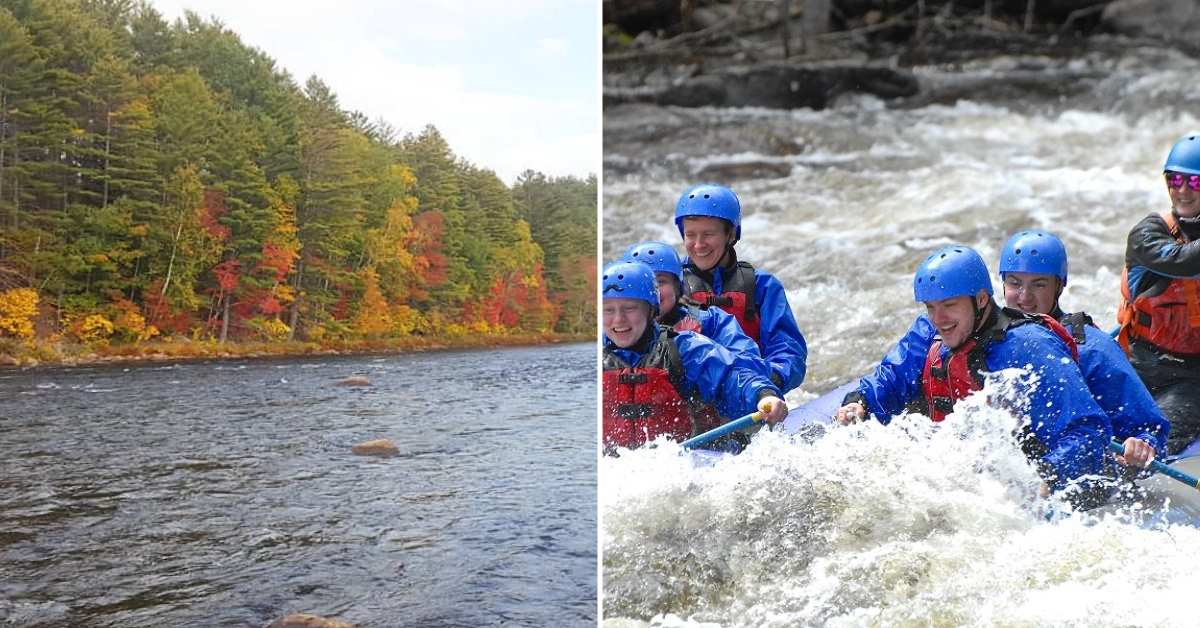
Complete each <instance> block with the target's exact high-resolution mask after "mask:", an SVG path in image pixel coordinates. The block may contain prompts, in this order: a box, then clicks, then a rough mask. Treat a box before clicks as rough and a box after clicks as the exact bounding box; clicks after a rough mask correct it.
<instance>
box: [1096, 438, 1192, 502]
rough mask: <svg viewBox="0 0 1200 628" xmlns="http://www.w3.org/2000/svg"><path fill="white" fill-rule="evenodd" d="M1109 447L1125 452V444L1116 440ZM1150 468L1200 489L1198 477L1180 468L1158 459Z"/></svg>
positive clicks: (1118, 451)
mask: <svg viewBox="0 0 1200 628" xmlns="http://www.w3.org/2000/svg"><path fill="white" fill-rule="evenodd" d="M1108 448H1109V449H1111V450H1113V451H1114V452H1116V453H1118V454H1124V453H1125V446H1124V445H1122V444H1121V443H1118V442H1116V441H1113V442H1111V443H1109V444H1108ZM1150 468H1151V469H1154V470H1155V471H1158V472H1159V473H1161V474H1163V475H1165V476H1167V477H1169V478H1171V479H1173V480H1179V481H1180V482H1183V483H1184V484H1187V485H1188V486H1190V487H1192V488H1194V489H1196V490H1198V491H1200V480H1197V479H1196V478H1194V477H1192V476H1190V475H1188V474H1186V473H1184V472H1183V471H1180V470H1178V469H1173V468H1171V467H1169V466H1167V465H1165V464H1163V463H1161V462H1159V461H1157V460H1153V461H1151V462H1150Z"/></svg>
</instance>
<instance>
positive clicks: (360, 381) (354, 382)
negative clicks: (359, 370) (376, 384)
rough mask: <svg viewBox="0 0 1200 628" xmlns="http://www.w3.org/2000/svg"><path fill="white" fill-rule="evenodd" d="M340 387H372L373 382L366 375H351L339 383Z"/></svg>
mask: <svg viewBox="0 0 1200 628" xmlns="http://www.w3.org/2000/svg"><path fill="white" fill-rule="evenodd" d="M337 385H338V386H370V385H371V380H369V379H367V376H366V375H351V376H350V377H347V378H346V379H343V380H342V381H340V382H338V383H337Z"/></svg>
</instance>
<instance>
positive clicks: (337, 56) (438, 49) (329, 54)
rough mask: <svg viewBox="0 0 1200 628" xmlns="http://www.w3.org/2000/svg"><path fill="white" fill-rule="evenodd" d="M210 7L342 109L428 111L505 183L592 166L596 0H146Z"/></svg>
mask: <svg viewBox="0 0 1200 628" xmlns="http://www.w3.org/2000/svg"><path fill="white" fill-rule="evenodd" d="M151 4H152V5H153V6H154V7H155V8H156V9H158V11H159V12H161V13H162V14H163V17H165V18H166V19H167V20H168V21H174V20H175V18H178V17H182V16H183V12H184V10H185V9H191V10H193V11H195V12H196V13H198V14H200V15H201V16H202V17H205V18H209V17H213V16H215V17H217V18H218V19H219V20H220V21H221V22H222V23H223V24H225V26H226V27H228V28H229V29H230V30H232V31H234V32H236V33H237V34H238V35H240V36H241V39H242V42H243V43H245V44H247V45H250V46H253V47H256V48H259V49H261V50H263V51H264V52H266V53H267V55H268V56H270V57H271V58H273V59H275V61H276V62H277V64H278V65H279V66H281V67H283V68H285V69H286V70H287V71H288V72H290V73H291V75H292V77H293V78H294V79H295V80H296V82H297V83H298V84H300V85H303V84H304V81H305V80H306V79H307V78H308V77H309V76H310V75H312V74H316V75H317V76H319V77H320V78H321V80H323V81H324V82H325V84H327V85H329V86H330V88H332V89H333V90H334V92H335V93H336V94H337V96H338V100H339V102H340V103H341V105H342V108H343V109H347V110H358V111H361V112H363V113H364V114H366V115H367V117H368V118H370V119H372V120H375V119H378V118H383V119H385V120H387V121H388V122H390V123H391V124H392V125H393V126H395V127H396V128H397V129H398V130H399V131H400V132H401V133H408V132H418V131H420V130H421V129H422V128H423V127H424V126H425V125H426V124H433V125H434V126H436V127H437V128H438V130H439V131H441V133H442V135H444V136H445V138H446V141H448V142H449V143H450V148H451V149H452V150H453V151H454V152H455V154H456V155H459V156H461V157H464V158H466V159H467V160H468V161H470V162H472V163H474V164H475V165H477V166H480V167H484V168H490V169H492V170H495V171H496V174H497V175H499V177H500V178H501V179H502V180H503V181H504V182H505V183H507V184H509V185H511V184H512V182H513V180H514V179H515V178H516V176H517V174H519V173H520V172H521V171H523V170H525V169H526V168H530V169H533V170H539V171H541V172H544V173H546V174H549V175H555V176H562V175H575V176H579V177H583V176H586V175H587V174H590V173H597V174H598V173H599V169H600V78H599V73H600V61H599V48H600V42H599V34H598V33H599V28H598V27H597V25H598V23H599V19H600V14H599V5H600V2H599V1H598V0H507V1H504V2H493V1H490V0H454V1H451V2H446V1H444V0H442V1H433V0H430V1H426V0H392V1H389V0H342V1H341V2H329V1H327V0H326V1H321V2H318V1H317V0H288V1H287V2H279V1H277V0H151Z"/></svg>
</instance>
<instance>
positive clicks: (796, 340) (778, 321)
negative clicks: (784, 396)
mask: <svg viewBox="0 0 1200 628" xmlns="http://www.w3.org/2000/svg"><path fill="white" fill-rule="evenodd" d="M754 283H755V289H754V300H755V304H756V305H758V313H759V316H760V317H761V318H760V320H759V328H758V329H759V333H758V344H759V347H760V348H761V349H762V356H763V359H764V360H766V361H767V365H768V366H770V367H771V372H772V374H774V375H775V376H777V377H778V379H777V380H776V382H777V383H779V384H780V386H779V387H780V388H781V389H783V390H784V391H785V392H786V391H789V390H792V389H793V388H797V387H799V386H800V384H802V383H804V374H805V372H806V368H807V367H806V366H805V362H806V361H807V360H808V345H807V344H805V342H804V336H803V335H801V333H800V327H799V326H798V325H797V324H796V318H795V316H793V315H792V308H791V306H790V305H788V300H787V294H785V293H784V291H783V284H781V283H779V280H778V279H776V278H775V276H774V275H772V274H771V273H767V272H763V271H760V270H755V271H754Z"/></svg>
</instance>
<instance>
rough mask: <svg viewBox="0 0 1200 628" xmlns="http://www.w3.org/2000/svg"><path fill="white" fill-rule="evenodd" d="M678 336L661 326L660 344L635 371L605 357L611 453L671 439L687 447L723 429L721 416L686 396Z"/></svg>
mask: <svg viewBox="0 0 1200 628" xmlns="http://www.w3.org/2000/svg"><path fill="white" fill-rule="evenodd" d="M675 335H676V334H675V333H674V332H673V331H670V330H668V329H666V328H663V327H661V326H660V328H659V333H658V340H657V341H655V343H654V345H653V346H651V347H650V350H649V351H647V352H646V354H645V355H643V356H642V358H641V359H640V360H638V363H637V364H635V365H630V364H629V363H628V362H626V361H625V360H623V359H621V357H620V356H618V355H617V354H616V353H614V352H612V351H611V350H607V349H606V350H605V352H604V361H603V366H604V373H603V376H602V390H603V403H602V406H603V409H604V417H603V439H604V450H605V452H606V453H607V452H611V451H612V450H614V449H616V448H617V447H629V448H633V447H639V446H641V445H644V444H646V443H647V442H649V441H652V440H654V439H655V438H657V437H659V436H661V435H663V434H666V435H667V436H669V437H670V438H671V439H672V440H675V441H683V440H686V439H688V438H690V437H692V436H695V435H696V434H700V433H702V432H706V431H708V430H710V429H713V428H715V427H717V426H719V425H720V424H721V422H722V421H721V418H720V416H718V415H717V413H716V412H715V411H714V410H712V409H711V407H709V406H707V404H703V403H701V402H700V401H699V400H698V399H694V398H692V397H691V396H690V395H685V394H684V393H683V392H682V391H684V390H686V389H687V388H686V386H685V384H684V378H685V375H684V370H683V362H682V360H681V359H680V357H679V348H678V347H676V346H675V341H674V337H675Z"/></svg>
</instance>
